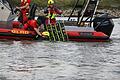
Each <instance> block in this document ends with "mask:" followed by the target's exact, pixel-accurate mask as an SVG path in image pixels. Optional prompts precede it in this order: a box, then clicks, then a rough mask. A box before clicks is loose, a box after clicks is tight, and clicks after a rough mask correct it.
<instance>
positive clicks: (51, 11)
mask: <svg viewBox="0 0 120 80" xmlns="http://www.w3.org/2000/svg"><path fill="white" fill-rule="evenodd" d="M44 13H47V16H46V21H45V22H46V25H48V24H52V25H55V24H56V19H55V17H56V15H57V14H59V15H61V14H62V11H61V10H59V9H58V8H56V6H54V1H53V0H48V7H47V8H46V9H45V10H44Z"/></svg>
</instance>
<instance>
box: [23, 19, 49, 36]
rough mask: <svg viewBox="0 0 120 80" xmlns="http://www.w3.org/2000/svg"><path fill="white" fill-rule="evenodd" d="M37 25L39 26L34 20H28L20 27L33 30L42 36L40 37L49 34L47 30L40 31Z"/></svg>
mask: <svg viewBox="0 0 120 80" xmlns="http://www.w3.org/2000/svg"><path fill="white" fill-rule="evenodd" d="M38 27H39V26H38V24H37V21H36V20H28V21H27V23H26V24H24V27H23V28H22V29H24V30H28V29H30V30H32V31H35V33H37V34H38V35H39V36H42V37H46V36H49V32H47V31H44V32H40V31H39V29H38Z"/></svg>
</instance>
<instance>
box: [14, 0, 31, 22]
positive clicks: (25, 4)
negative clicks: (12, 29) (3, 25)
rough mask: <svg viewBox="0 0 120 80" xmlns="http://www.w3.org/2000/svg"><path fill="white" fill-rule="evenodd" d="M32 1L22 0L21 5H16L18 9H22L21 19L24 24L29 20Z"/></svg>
mask: <svg viewBox="0 0 120 80" xmlns="http://www.w3.org/2000/svg"><path fill="white" fill-rule="evenodd" d="M30 3H31V0H21V3H20V7H16V9H19V10H20V11H21V14H22V15H21V16H20V17H21V20H20V22H21V23H22V24H25V23H26V22H27V21H28V15H29V11H30Z"/></svg>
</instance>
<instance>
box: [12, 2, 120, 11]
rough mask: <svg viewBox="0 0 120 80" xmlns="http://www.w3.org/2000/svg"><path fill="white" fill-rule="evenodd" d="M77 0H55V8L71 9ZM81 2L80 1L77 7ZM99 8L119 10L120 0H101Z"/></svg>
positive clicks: (39, 3)
mask: <svg viewBox="0 0 120 80" xmlns="http://www.w3.org/2000/svg"><path fill="white" fill-rule="evenodd" d="M11 1H12V3H13V5H14V6H16V5H19V1H20V0H11ZM76 1H77V0H55V3H56V5H57V6H59V7H62V8H71V7H73V6H74V4H75V2H76ZM82 2H83V0H80V2H79V5H81V3H82ZM32 3H36V4H37V5H38V6H39V7H45V6H47V0H32ZM99 8H118V9H120V0H101V2H100V5H99Z"/></svg>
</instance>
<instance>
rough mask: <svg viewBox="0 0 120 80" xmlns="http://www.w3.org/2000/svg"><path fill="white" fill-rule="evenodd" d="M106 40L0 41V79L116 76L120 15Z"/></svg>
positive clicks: (105, 79)
mask: <svg viewBox="0 0 120 80" xmlns="http://www.w3.org/2000/svg"><path fill="white" fill-rule="evenodd" d="M114 22H115V28H114V31H113V33H112V36H111V41H110V42H92V43H91V42H79V43H78V42H56V43H52V42H48V41H42V42H34V41H33V42H31V41H0V80H120V19H116V20H114Z"/></svg>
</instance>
